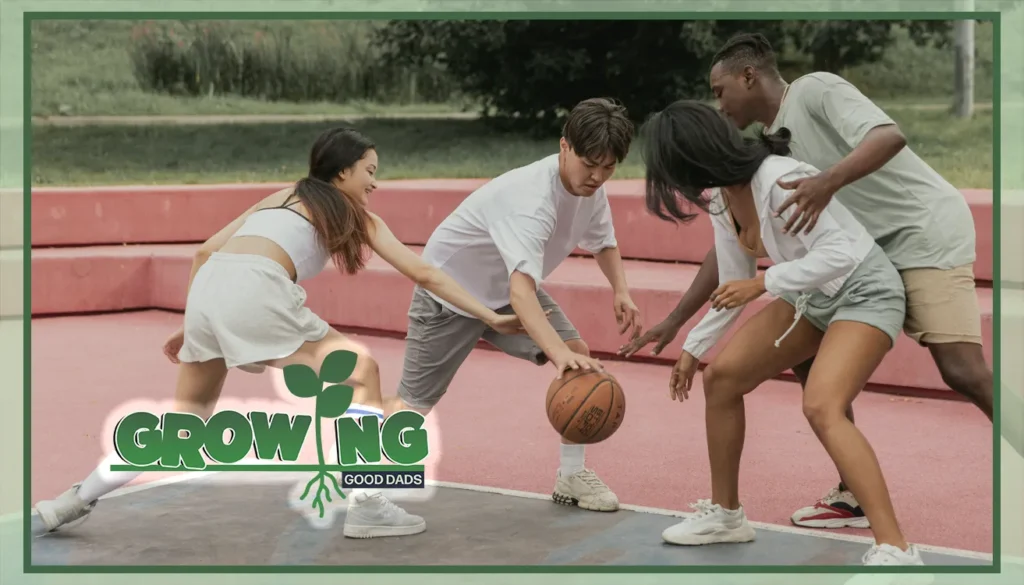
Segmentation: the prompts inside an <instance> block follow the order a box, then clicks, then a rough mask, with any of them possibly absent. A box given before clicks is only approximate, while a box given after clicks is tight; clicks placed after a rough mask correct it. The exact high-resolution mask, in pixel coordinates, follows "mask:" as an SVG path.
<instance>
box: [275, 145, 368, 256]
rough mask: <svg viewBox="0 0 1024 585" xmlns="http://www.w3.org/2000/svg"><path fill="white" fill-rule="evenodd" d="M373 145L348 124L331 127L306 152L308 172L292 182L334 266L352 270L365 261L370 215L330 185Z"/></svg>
mask: <svg viewBox="0 0 1024 585" xmlns="http://www.w3.org/2000/svg"><path fill="white" fill-rule="evenodd" d="M375 148H376V147H375V146H374V144H373V142H371V141H370V140H369V139H368V138H366V137H365V136H363V135H362V134H359V133H358V132H356V131H355V130H352V129H350V128H331V129H329V130H327V131H325V132H323V133H322V134H320V136H319V137H317V139H316V142H314V143H313V148H312V149H311V150H310V152H309V173H308V174H307V175H306V176H305V177H303V178H302V179H300V180H299V181H298V182H297V183H295V195H296V196H297V197H298V198H299V200H300V201H302V204H303V205H305V206H306V209H307V210H309V215H310V221H311V222H312V223H313V226H314V227H315V228H316V233H317V237H318V238H319V240H320V244H321V245H322V246H324V248H326V249H327V251H328V252H329V253H330V254H331V257H332V258H333V260H334V264H335V265H336V266H337V267H338V269H340V270H343V271H344V272H346V273H348V274H355V273H356V272H358V271H359V270H361V269H362V268H363V266H365V265H366V260H367V256H368V254H366V251H367V249H368V247H369V245H370V230H369V225H370V216H369V214H368V213H367V211H366V209H364V208H363V206H362V205H360V204H359V203H358V202H356V201H354V200H352V199H351V198H350V197H349V196H348V195H346V194H345V193H343V192H342V191H341V190H340V189H338V188H337V187H335V186H334V184H333V183H332V182H331V180H332V179H334V177H336V176H338V174H339V173H341V172H342V171H344V170H346V169H350V168H352V166H353V165H355V164H356V163H357V162H359V160H360V159H362V158H363V157H364V156H366V153H367V152H369V151H370V150H374V149H375Z"/></svg>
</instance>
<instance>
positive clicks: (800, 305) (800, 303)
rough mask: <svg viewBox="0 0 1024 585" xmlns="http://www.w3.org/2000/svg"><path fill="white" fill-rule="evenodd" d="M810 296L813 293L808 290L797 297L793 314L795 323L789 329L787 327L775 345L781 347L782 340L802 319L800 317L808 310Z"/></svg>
mask: <svg viewBox="0 0 1024 585" xmlns="http://www.w3.org/2000/svg"><path fill="white" fill-rule="evenodd" d="M810 297H811V293H808V292H803V293H800V296H799V297H797V299H796V314H795V315H793V323H792V325H790V326H789V329H786V332H785V333H783V334H782V337H780V338H778V339H776V340H775V347H779V345H780V344H781V343H782V340H783V339H785V338H786V336H787V335H789V332H790V331H792V330H793V328H794V327H796V324H797V323H798V322H799V321H800V317H803V315H804V311H806V310H807V300H808V299H809V298H810Z"/></svg>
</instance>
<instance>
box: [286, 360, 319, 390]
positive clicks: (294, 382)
mask: <svg viewBox="0 0 1024 585" xmlns="http://www.w3.org/2000/svg"><path fill="white" fill-rule="evenodd" d="M284 383H285V386H288V391H289V392H291V393H292V395H293V396H297V397H299V398H313V397H314V396H316V395H318V394H320V389H321V388H323V387H324V384H323V382H321V381H320V378H319V377H318V376H317V375H316V372H314V371H313V368H311V367H309V366H304V365H302V364H292V365H289V366H285V367H284Z"/></svg>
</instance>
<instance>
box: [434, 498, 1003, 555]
mask: <svg viewBox="0 0 1024 585" xmlns="http://www.w3.org/2000/svg"><path fill="white" fill-rule="evenodd" d="M425 483H426V484H427V485H429V486H435V487H446V488H453V489H464V490H468V491H474V492H486V493H493V494H498V495H502V496H513V497H519V498H529V499H534V500H550V499H551V494H541V493H537V492H525V491H520V490H510V489H505V488H497V487H491V486H481V485H473V484H466V483H456V482H450V481H437V480H432V479H428V480H426V482H425ZM619 508H620V509H623V510H628V511H630V512H640V513H645V514H656V515H659V516H674V517H678V518H683V517H685V516H687V515H688V514H689V513H688V512H685V511H682V510H669V509H667V508H652V507H650V506H636V505H633V504H619ZM750 525H751V526H753V527H754V528H755V529H757V530H766V531H769V532H780V533H783V534H795V535H798V536H810V537H814V538H826V539H829V540H841V541H845V542H855V543H858V544H865V545H869V546H870V545H872V544H874V542H875V540H874V539H873V538H870V537H866V536H855V535H852V534H836V533H828V532H819V531H817V530H813V529H807V528H799V527H795V526H792V527H791V526H782V525H780V524H769V523H766V522H753V521H750ZM917 547H918V548H919V549H920V550H921V551H923V552H930V553H934V554H943V555H948V556H956V557H962V558H968V559H974V560H980V561H988V562H992V555H991V554H989V553H983V552H978V551H971V550H964V549H958V548H948V547H943V546H933V545H927V544H918V545H917ZM1005 558H1006V557H1005V556H1004V559H1005Z"/></svg>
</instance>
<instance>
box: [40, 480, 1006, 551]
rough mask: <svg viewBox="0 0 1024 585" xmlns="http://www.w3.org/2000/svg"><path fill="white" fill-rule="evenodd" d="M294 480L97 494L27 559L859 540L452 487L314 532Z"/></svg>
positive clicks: (750, 547)
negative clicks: (702, 532)
mask: <svg viewBox="0 0 1024 585" xmlns="http://www.w3.org/2000/svg"><path fill="white" fill-rule="evenodd" d="M268 475H270V476H272V479H268V478H267V476H268ZM306 480H308V474H277V473H274V474H266V473H260V474H250V475H248V476H246V474H245V473H214V474H210V475H206V476H200V477H198V478H195V479H188V480H186V481H180V482H175V483H170V484H158V485H156V486H152V487H149V488H148V489H144V490H139V491H132V490H126V491H127V493H125V494H123V495H118V496H116V497H112V498H106V499H104V500H101V501H100V503H99V505H98V507H97V509H96V512H95V513H94V515H93V516H91V517H90V518H88V519H87V520H86V521H85V522H83V523H82V524H80V525H79V526H77V527H75V529H73V530H71V531H68V532H67V533H66V534H62V533H54V534H51V535H47V536H45V537H42V538H36V539H34V541H33V544H32V558H33V563H35V564H39V565H175V564H181V563H182V562H183V560H187V563H188V564H190V565H206V566H209V565H247V566H258V565H341V566H352V565H376V564H381V563H382V562H383V563H386V564H391V565H396V564H397V565H857V564H859V561H860V557H861V555H863V554H864V551H865V550H866V545H865V543H864V542H862V540H863V539H855V538H851V537H847V538H835V537H834V536H833V537H832V538H827V537H825V535H821V534H815V533H813V532H811V531H803V530H795V529H783V528H781V527H772V526H764V527H761V526H758V528H760V529H759V530H758V531H757V540H755V541H754V542H753V543H747V544H740V545H713V546H705V547H679V546H673V545H668V544H665V543H663V542H662V540H661V531H662V530H664V529H665V528H667V527H668V526H670V525H672V524H674V523H676V522H678V521H679V518H678V517H676V516H677V515H678V514H677V513H672V512H670V511H666V510H655V509H646V508H640V507H632V506H630V507H629V509H625V510H619V511H618V512H614V513H595V512H587V511H583V510H580V509H578V508H573V507H568V506H559V505H557V504H555V503H553V502H552V501H551V500H550V498H548V497H546V496H545V495H544V494H530V493H524V492H513V491H508V490H497V491H492V490H486V488H479V487H475V486H460V485H457V484H456V485H454V486H452V485H443V486H430V487H428V488H426V489H425V490H422V492H423V493H420V494H414V495H408V496H406V497H404V498H403V497H401V496H396V497H395V499H396V501H398V502H400V503H401V505H403V507H405V508H406V509H407V510H408V511H410V512H412V513H416V514H420V515H422V516H424V517H425V518H426V520H427V531H426V532H424V533H421V534H418V535H414V536H404V537H391V538H380V539H366V540H362V539H349V538H345V537H344V536H343V535H342V532H341V531H342V524H343V523H344V512H343V511H341V513H339V514H337V515H336V516H335V518H334V522H333V525H332V526H330V527H326V528H317V527H315V526H313V525H312V524H311V523H310V522H308V521H307V520H306V519H305V517H304V515H303V512H301V511H299V510H297V509H294V508H293V507H292V506H293V505H294V506H301V504H298V503H297V502H296V499H295V495H294V493H293V492H294V491H295V487H296V486H301V485H303V484H304V483H305V481H306ZM485 490H486V491H485ZM335 503H338V500H335ZM341 508H342V510H343V508H344V504H341ZM33 520H34V525H37V524H38V519H36V518H34V519H33ZM923 556H924V558H925V562H926V563H928V564H929V565H971V566H976V565H987V564H991V561H990V560H986V559H985V558H984V556H983V555H978V554H970V553H966V552H960V551H953V550H949V551H947V550H944V549H931V550H928V551H927V552H924V553H923ZM384 559H387V560H386V561H385V560H384Z"/></svg>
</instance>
